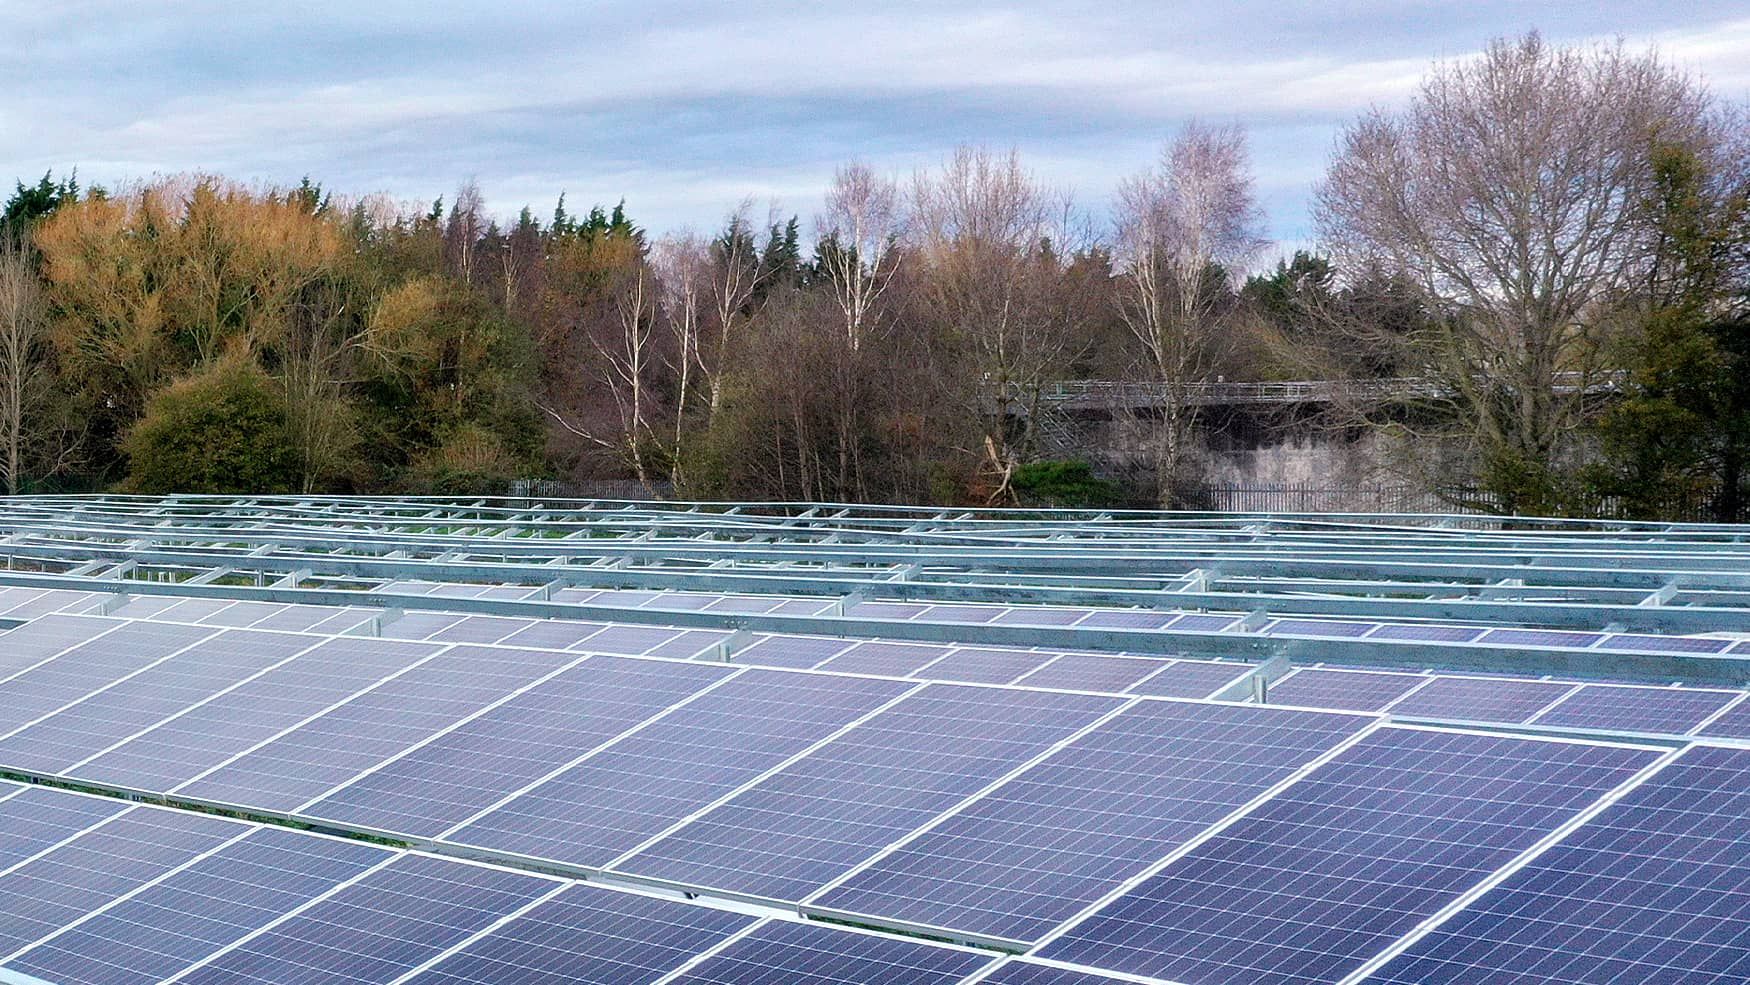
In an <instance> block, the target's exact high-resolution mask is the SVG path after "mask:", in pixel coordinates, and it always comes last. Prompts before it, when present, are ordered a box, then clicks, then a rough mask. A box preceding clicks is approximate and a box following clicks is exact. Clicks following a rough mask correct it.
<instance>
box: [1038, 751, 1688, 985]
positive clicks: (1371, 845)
mask: <svg viewBox="0 0 1750 985" xmlns="http://www.w3.org/2000/svg"><path fill="white" fill-rule="evenodd" d="M1656 757H1657V754H1656V753H1655V752H1653V751H1651V750H1641V749H1632V748H1626V747H1610V746H1598V745H1582V744H1578V743H1564V742H1552V741H1546V740H1531V739H1520V738H1512V737H1505V736H1489V735H1484V734H1476V733H1458V732H1435V731H1421V730H1404V729H1397V728H1388V729H1382V730H1380V731H1377V732H1374V733H1373V734H1371V735H1369V736H1368V737H1366V738H1364V739H1362V740H1361V741H1360V742H1358V743H1357V744H1355V745H1354V746H1352V747H1350V748H1349V749H1347V750H1345V751H1344V752H1342V753H1340V754H1338V755H1337V756H1336V757H1335V758H1334V759H1332V760H1330V761H1329V762H1327V763H1326V764H1324V765H1323V766H1321V767H1319V768H1318V769H1317V770H1314V771H1313V772H1312V773H1311V774H1310V775H1309V776H1307V777H1306V778H1305V779H1303V780H1301V781H1299V782H1298V783H1295V784H1294V785H1292V786H1290V787H1288V788H1287V789H1286V790H1284V791H1282V792H1281V793H1279V794H1278V795H1277V796H1275V797H1274V798H1272V799H1271V800H1269V801H1266V802H1265V803H1264V804H1263V805H1262V806H1260V807H1259V808H1258V809H1257V810H1255V811H1253V812H1252V813H1251V814H1249V815H1247V816H1246V817H1244V818H1242V819H1240V820H1239V821H1237V822H1235V823H1234V824H1232V825H1230V826H1229V827H1227V828H1225V829H1224V830H1222V831H1220V832H1219V833H1217V834H1216V835H1214V836H1213V837H1211V838H1210V839H1209V840H1208V841H1205V842H1204V843H1202V844H1201V845H1199V846H1197V847H1196V848H1195V849H1193V850H1192V851H1191V852H1190V853H1189V854H1187V855H1185V856H1184V857H1182V858H1180V859H1178V860H1176V861H1174V862H1172V863H1171V864H1169V865H1168V866H1167V867H1166V868H1165V869H1163V870H1162V871H1161V872H1160V873H1158V874H1157V875H1154V876H1152V877H1150V878H1149V879H1148V880H1146V881H1145V882H1143V883H1142V884H1141V885H1139V886H1138V887H1137V888H1135V889H1133V890H1131V891H1130V892H1128V893H1126V894H1125V895H1123V896H1122V897H1120V898H1118V899H1117V900H1115V901H1113V902H1111V903H1109V904H1107V905H1106V906H1105V907H1104V908H1103V909H1101V910H1100V911H1099V912H1097V913H1096V914H1094V915H1093V916H1092V917H1090V918H1089V919H1087V920H1086V921H1084V922H1082V923H1081V924H1078V925H1077V926H1075V927H1073V928H1072V929H1071V930H1070V931H1069V932H1068V933H1067V934H1065V935H1064V936H1063V937H1060V938H1058V939H1057V940H1055V941H1053V942H1052V943H1050V944H1048V945H1047V946H1046V947H1045V948H1044V949H1043V950H1042V951H1041V952H1040V953H1041V955H1042V956H1043V957H1047V958H1055V959H1061V960H1065V961H1071V962H1076V963H1081V964H1087V965H1092V966H1096V967H1101V968H1107V969H1110V970H1114V971H1121V972H1128V973H1133V974H1141V975H1150V976H1156V977H1161V978H1168V979H1172V980H1174V981H1178V982H1184V983H1187V985H1215V983H1222V985H1290V983H1293V985H1312V983H1334V982H1337V981H1339V980H1341V979H1342V978H1343V977H1344V976H1346V975H1348V974H1349V973H1351V972H1353V971H1354V970H1355V969H1357V968H1358V967H1360V966H1361V965H1362V964H1364V963H1365V962H1366V961H1367V960H1368V959H1369V958H1371V957H1373V956H1374V955H1376V954H1379V953H1380V952H1381V951H1383V950H1385V949H1386V948H1387V947H1388V946H1389V945H1390V944H1391V943H1392V942H1393V941H1394V940H1395V939H1397V938H1398V937H1399V936H1401V935H1402V934H1404V933H1405V932H1407V931H1409V930H1410V929H1412V928H1413V927H1415V926H1416V925H1417V924H1418V923H1419V922H1420V921H1422V920H1423V919H1425V918H1427V917H1428V916H1430V915H1432V914H1433V913H1435V912H1436V911H1438V910H1439V909H1441V908H1442V907H1443V906H1445V905H1446V904H1447V903H1449V902H1451V901H1452V900H1453V899H1455V898H1456V897H1458V896H1459V895H1460V894H1462V893H1463V892H1464V891H1466V890H1468V889H1470V888H1471V887H1473V886H1475V885H1476V884H1477V883H1479V882H1481V881H1482V880H1483V879H1484V878H1485V877H1486V876H1487V875H1488V874H1489V873H1491V872H1493V871H1494V870H1496V869H1497V868H1499V867H1500V866H1502V865H1504V864H1506V863H1507V862H1509V861H1510V860H1512V859H1513V857H1514V856H1516V855H1517V854H1519V853H1520V852H1522V851H1524V850H1525V849H1527V848H1529V847H1531V846H1532V845H1533V844H1535V843H1536V842H1537V841H1538V840H1539V839H1540V838H1542V837H1544V836H1545V835H1547V834H1549V833H1550V832H1552V831H1554V830H1555V829H1556V828H1557V827H1559V826H1560V825H1561V824H1563V823H1564V822H1566V821H1568V820H1570V819H1572V818H1573V817H1574V816H1575V815H1577V814H1578V813H1579V812H1580V811H1582V810H1584V809H1585V808H1586V807H1588V806H1589V805H1591V804H1592V803H1594V802H1595V801H1596V800H1598V798H1599V797H1601V796H1602V795H1603V794H1605V793H1607V792H1608V791H1610V790H1611V789H1612V788H1614V787H1616V786H1619V785H1620V784H1622V783H1623V782H1624V781H1626V780H1628V779H1629V778H1630V777H1631V776H1633V775H1634V773H1635V772H1636V771H1637V770H1639V769H1641V768H1643V767H1644V766H1646V765H1648V764H1650V763H1651V762H1653V761H1654V760H1655V758H1656Z"/></svg>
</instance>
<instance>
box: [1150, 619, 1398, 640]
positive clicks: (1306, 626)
mask: <svg viewBox="0 0 1750 985" xmlns="http://www.w3.org/2000/svg"><path fill="white" fill-rule="evenodd" d="M1374 626H1375V624H1374V623H1370V622H1335V621H1331V620H1325V619H1278V620H1276V621H1275V622H1274V623H1272V624H1270V626H1269V628H1268V629H1267V630H1266V632H1267V633H1268V635H1271V636H1281V635H1287V636H1320V637H1331V638H1341V639H1358V638H1360V637H1363V636H1366V635H1367V634H1368V633H1370V632H1372V631H1373V629H1374ZM1175 628H1176V627H1175Z"/></svg>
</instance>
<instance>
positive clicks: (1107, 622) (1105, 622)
mask: <svg viewBox="0 0 1750 985" xmlns="http://www.w3.org/2000/svg"><path fill="white" fill-rule="evenodd" d="M1177 618H1179V613H1177V612H1151V611H1147V610H1142V609H1137V610H1124V609H1114V610H1101V611H1095V612H1090V613H1088V617H1087V618H1086V619H1083V620H1082V621H1081V622H1078V623H1076V625H1077V626H1080V627H1082V628H1084V629H1163V628H1165V627H1166V625H1167V624H1168V623H1170V622H1172V621H1173V620H1175V619H1177Z"/></svg>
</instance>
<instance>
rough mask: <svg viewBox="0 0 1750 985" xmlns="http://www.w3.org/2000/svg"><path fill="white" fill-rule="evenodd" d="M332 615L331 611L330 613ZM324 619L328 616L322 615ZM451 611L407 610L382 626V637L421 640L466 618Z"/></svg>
mask: <svg viewBox="0 0 1750 985" xmlns="http://www.w3.org/2000/svg"><path fill="white" fill-rule="evenodd" d="M330 615H332V613H330ZM323 618H324V619H326V618H328V616H324V617H323ZM466 618H467V617H466V616H461V615H457V614H456V613H453V612H409V613H407V614H406V615H404V616H402V617H401V618H399V619H395V620H392V621H390V622H388V623H386V624H385V625H384V626H383V638H385V639H391V640H423V639H425V638H427V637H429V636H430V635H431V634H433V633H436V632H441V631H442V630H445V629H448V628H449V627H451V626H454V625H456V624H457V623H459V622H462V621H463V620H464V619H466Z"/></svg>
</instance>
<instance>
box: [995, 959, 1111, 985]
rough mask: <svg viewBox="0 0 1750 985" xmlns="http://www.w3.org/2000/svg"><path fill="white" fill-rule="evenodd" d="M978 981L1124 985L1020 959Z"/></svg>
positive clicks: (998, 984)
mask: <svg viewBox="0 0 1750 985" xmlns="http://www.w3.org/2000/svg"><path fill="white" fill-rule="evenodd" d="M978 981H979V985H1124V980H1123V979H1120V978H1108V977H1106V976H1105V975H1097V974H1095V973H1093V972H1091V971H1070V970H1068V969H1065V968H1054V967H1052V966H1051V965H1046V964H1034V963H1033V962H1031V961H1027V960H1024V959H1021V958H1017V959H1015V960H1013V961H1009V962H1006V963H1005V964H1004V965H1003V966H1002V967H1000V968H998V969H997V970H996V971H994V972H992V973H991V974H989V975H986V976H985V977H983V978H980V979H979V980H978Z"/></svg>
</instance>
